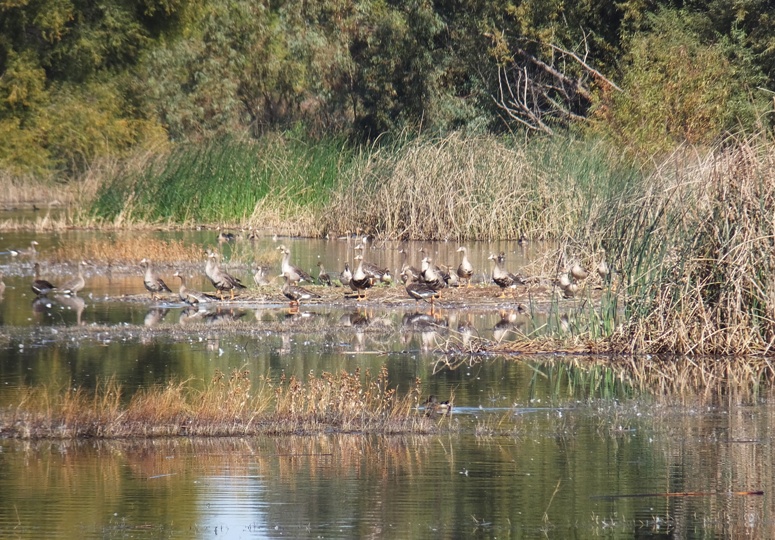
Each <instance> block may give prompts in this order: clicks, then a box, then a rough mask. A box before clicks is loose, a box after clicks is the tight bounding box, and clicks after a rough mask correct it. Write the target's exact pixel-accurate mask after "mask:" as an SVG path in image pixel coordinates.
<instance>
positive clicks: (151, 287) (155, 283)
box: [140, 259, 172, 299]
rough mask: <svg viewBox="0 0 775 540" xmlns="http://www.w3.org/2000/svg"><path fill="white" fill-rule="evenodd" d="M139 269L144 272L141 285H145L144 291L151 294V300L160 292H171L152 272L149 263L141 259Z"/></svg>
mask: <svg viewBox="0 0 775 540" xmlns="http://www.w3.org/2000/svg"><path fill="white" fill-rule="evenodd" d="M140 268H143V269H144V270H145V274H144V275H143V284H144V285H145V288H146V290H147V291H148V292H150V293H151V298H154V299H155V298H156V295H157V294H158V293H161V292H172V291H171V290H170V288H169V287H167V284H166V283H164V280H163V279H161V278H160V277H159V276H157V275H156V273H155V272H154V271H153V268H152V267H151V261H149V260H148V259H143V260H142V261H140Z"/></svg>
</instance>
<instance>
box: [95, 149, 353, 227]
mask: <svg viewBox="0 0 775 540" xmlns="http://www.w3.org/2000/svg"><path fill="white" fill-rule="evenodd" d="M347 159H348V152H347V150H346V148H345V147H344V146H343V145H342V144H341V142H340V141H337V140H333V139H332V140H328V141H324V142H319V143H315V144H311V143H305V142H301V141H298V140H294V139H288V138H284V137H280V136H267V137H264V138H262V139H260V140H258V141H240V140H231V139H224V140H217V141H211V142H209V143H208V144H206V145H204V146H194V145H180V146H178V147H177V148H175V149H174V150H173V151H172V152H171V153H170V154H167V155H164V156H160V157H158V158H156V159H155V160H153V161H152V162H151V163H149V164H148V166H146V167H144V168H143V169H141V170H139V171H137V172H135V173H132V174H129V175H127V176H119V175H117V176H116V177H114V178H113V179H111V180H109V181H106V182H105V183H104V185H103V187H102V189H101V190H100V191H99V193H98V194H97V196H96V198H95V201H94V203H93V205H92V213H93V215H94V216H96V217H98V218H101V219H103V220H106V221H113V222H116V221H122V222H126V221H129V222H175V223H181V224H187V223H201V222H206V223H240V224H244V225H250V224H251V223H262V216H261V215H260V213H259V215H256V210H257V208H259V209H260V208H262V207H269V206H272V207H274V208H277V207H283V208H288V209H291V210H292V209H294V208H298V207H303V208H311V209H315V208H319V207H321V206H322V205H324V204H325V203H326V201H327V199H328V195H329V193H330V191H331V188H332V187H333V186H334V184H335V182H336V178H337V176H338V173H339V169H340V167H341V166H342V163H343V162H346V161H347Z"/></svg>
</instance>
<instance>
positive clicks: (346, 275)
mask: <svg viewBox="0 0 775 540" xmlns="http://www.w3.org/2000/svg"><path fill="white" fill-rule="evenodd" d="M352 278H353V273H352V271H350V263H344V270H342V273H341V274H339V281H341V282H342V285H344V286H345V287H346V286H348V285H349V284H350V280H351V279H352Z"/></svg>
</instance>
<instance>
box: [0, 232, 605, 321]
mask: <svg viewBox="0 0 775 540" xmlns="http://www.w3.org/2000/svg"><path fill="white" fill-rule="evenodd" d="M36 245H37V242H35V241H33V242H32V243H31V245H30V248H29V250H28V251H31V252H33V253H36V251H35V248H36ZM277 249H278V250H279V251H280V253H281V261H280V274H279V276H278V277H281V278H282V279H283V280H284V282H283V285H282V288H281V292H282V294H283V295H284V296H285V297H286V298H287V299H288V300H289V301H290V305H291V308H298V307H299V305H300V303H301V302H302V301H307V300H312V299H316V298H320V297H321V295H319V294H317V293H315V292H313V291H311V290H309V289H307V288H304V287H302V286H300V283H302V282H303V283H309V284H312V283H315V282H316V281H317V283H318V284H320V285H326V286H331V285H334V284H336V285H337V286H339V283H341V286H344V287H349V288H350V289H351V290H352V292H353V293H354V296H355V297H356V298H357V299H358V300H360V299H363V298H365V296H366V291H367V290H368V289H370V288H371V287H373V286H375V285H376V284H379V283H383V284H388V285H389V284H392V282H393V276H392V274H391V272H390V270H389V269H388V268H383V267H380V266H379V265H376V264H374V263H371V262H368V261H366V260H364V247H363V245H362V244H359V245H357V246H355V248H354V249H355V250H356V252H358V253H357V255H356V256H355V258H354V259H355V262H356V263H357V266H356V267H355V269H354V270H352V269H351V268H350V265H349V263H345V264H344V269H343V270H342V271H341V272H340V273H339V276H338V277H339V280H338V282H337V281H336V280H334V279H332V277H331V276H330V275H329V274H328V272H327V271H326V270H325V268H324V266H323V264H322V262H318V263H317V266H318V268H319V273H318V277H317V280H315V279H314V278H313V277H312V276H311V275H310V274H309V273H308V272H307V271H305V270H303V269H302V268H300V267H299V266H296V265H294V264H293V263H292V262H291V252H290V250H289V249H288V248H287V247H286V246H285V245H280V246H279V247H278V248H277ZM420 251H421V253H423V254H425V252H424V250H420ZM456 251H457V252H458V253H460V254H461V256H460V263H459V265H458V266H457V268H455V269H453V268H451V267H448V266H444V265H442V266H437V265H436V264H434V263H433V260H432V259H431V258H430V257H428V256H424V257H423V258H422V261H421V264H420V267H419V268H417V267H415V266H412V265H411V264H409V263H408V261H407V258H408V254H407V252H406V251H405V250H404V249H399V253H400V254H401V255H402V264H401V269H400V273H399V278H400V280H401V281H402V283H403V285H404V288H405V290H406V294H407V295H408V296H409V297H410V298H412V299H414V300H415V301H416V302H419V301H425V302H429V303H430V304H431V309H433V305H434V300H435V299H437V298H439V293H440V291H441V290H442V289H444V288H447V287H466V288H468V287H470V286H471V279H472V277H473V275H474V267H473V265H472V264H471V261H470V260H469V258H468V250H467V248H466V247H463V246H461V247H459V248H457V250H456ZM17 253H18V252H17ZM206 255H207V260H206V263H205V275H206V276H207V278H208V279H209V280H210V282H211V283H212V285H213V288H214V289H215V291H214V294H210V293H205V292H201V291H197V290H194V289H192V288H190V287H188V286H187V284H186V278H185V276H183V275H182V274H181V273H180V272H175V274H174V277H175V278H177V279H178V280H179V284H178V297H179V298H180V300H181V301H182V302H184V303H186V304H189V305H192V306H195V305H199V304H205V303H208V302H216V301H223V300H224V297H225V295H226V294H228V295H229V298H230V299H231V300H233V299H234V298H235V291H239V290H242V289H246V288H247V286H246V285H245V284H243V283H242V281H241V280H240V279H239V278H237V277H235V276H233V275H231V274H230V273H228V272H227V271H226V270H224V269H223V268H222V267H221V265H220V254H219V253H218V252H216V251H213V250H208V251H207V252H206ZM488 260H490V261H492V264H493V266H492V273H491V280H492V283H494V284H495V285H497V286H498V287H500V289H501V297H504V296H505V292H506V289H509V288H515V287H517V286H519V285H525V284H526V281H525V278H523V277H522V276H521V275H519V274H514V273H512V272H510V271H508V270H507V269H506V265H505V253H503V252H501V253H498V254H497V255H496V254H491V255H490V256H489V257H488ZM85 264H86V263H85V262H84V261H81V262H79V263H78V274H77V276H75V277H74V278H72V279H71V280H69V281H67V282H66V283H64V284H62V285H59V286H56V285H54V284H52V283H51V282H50V281H47V280H45V279H42V278H41V277H40V265H39V264H38V263H37V262H36V263H35V265H34V272H35V277H34V280H33V282H32V291H33V292H34V293H35V294H36V295H37V296H39V297H40V296H45V295H47V294H49V293H51V292H57V293H61V294H65V295H69V296H77V295H78V292H79V291H81V290H82V289H83V288H84V287H85V285H86V281H85V279H84V275H83V266H84V265H85ZM140 268H141V269H142V270H143V284H144V285H145V288H146V290H147V291H148V292H150V293H151V297H152V298H153V299H157V298H158V297H159V295H161V294H163V293H172V289H170V287H169V286H168V285H167V284H166V283H165V282H164V280H163V279H162V278H161V277H159V276H158V275H157V273H156V272H155V271H154V268H153V265H152V263H151V261H150V260H149V259H143V260H142V261H140ZM271 271H272V269H271V267H267V266H260V267H259V268H258V270H257V271H256V273H255V274H254V276H253V280H254V282H255V284H256V285H257V286H265V285H269V284H271V282H272V279H271V276H270V273H271ZM596 272H597V274H598V275H599V276H600V278H601V279H602V280H603V281H606V280H607V279H608V278H609V275H610V271H609V268H608V265H607V263H606V262H605V258H604V257H603V259H602V260H601V261H600V263H599V264H598V266H597V267H596ZM588 275H589V272H588V271H587V270H585V269H584V268H583V267H582V266H581V265H580V264H579V263H578V262H575V263H573V264H572V265H571V266H570V268H569V270H568V271H567V272H564V273H562V274H560V276H559V278H558V279H557V281H556V282H555V283H556V285H557V286H558V287H559V289H560V291H561V292H562V294H563V296H564V297H566V298H570V297H573V296H574V295H575V294H576V293H577V292H578V290H579V286H580V285H579V283H580V282H583V281H584V280H585V279H586V278H587V277H588ZM0 282H1V280H0Z"/></svg>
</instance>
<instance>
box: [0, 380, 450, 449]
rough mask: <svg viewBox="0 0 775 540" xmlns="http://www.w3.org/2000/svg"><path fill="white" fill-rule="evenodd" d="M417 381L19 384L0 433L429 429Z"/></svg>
mask: <svg viewBox="0 0 775 540" xmlns="http://www.w3.org/2000/svg"><path fill="white" fill-rule="evenodd" d="M419 392H420V388H419V381H417V383H416V384H415V387H414V388H412V389H410V390H409V391H408V392H406V393H405V394H402V395H399V393H398V392H397V391H396V389H394V388H390V387H389V378H388V373H387V370H386V369H385V368H383V369H382V370H381V371H380V372H379V373H378V374H377V375H376V376H372V375H371V374H370V373H369V372H368V371H367V372H365V373H364V374H361V373H360V372H359V371H355V372H353V373H346V372H341V373H338V374H331V373H323V374H322V375H321V376H320V377H315V376H310V379H309V381H308V382H306V383H302V382H301V381H300V380H299V379H297V378H295V377H289V378H285V377H281V378H280V379H279V380H276V381H275V380H271V379H268V378H261V380H260V384H258V386H257V387H256V386H254V384H253V382H252V381H251V379H250V374H249V373H248V372H247V371H246V370H234V371H233V372H232V373H231V374H229V375H226V374H224V373H221V372H217V373H216V375H215V377H214V378H213V380H212V381H210V382H209V383H208V384H206V385H202V384H197V383H196V381H192V380H188V381H178V382H175V381H173V382H170V383H169V384H167V385H166V386H164V387H155V388H152V389H147V390H142V391H140V392H138V393H137V394H135V395H133V396H132V397H131V399H129V401H128V403H126V404H125V400H124V399H123V398H122V389H121V387H120V386H119V385H118V384H116V382H115V381H114V380H109V381H107V382H105V383H104V384H100V385H98V387H97V388H96V389H95V390H94V391H93V392H87V391H85V390H83V389H80V388H75V389H73V388H66V389H61V390H60V389H51V388H48V387H38V388H28V389H23V390H20V398H19V404H18V405H16V406H13V407H8V408H6V409H4V410H2V411H0V436H3V437H15V438H24V439H38V438H60V439H67V438H79V437H95V438H132V437H141V438H142V437H171V436H209V437H214V436H217V437H220V436H248V435H259V434H303V433H323V432H339V433H380V434H397V433H429V432H432V431H434V430H435V429H436V424H435V423H434V422H433V421H432V420H431V419H429V418H426V417H425V416H423V415H422V414H421V413H419V412H418V411H417V404H418V400H419Z"/></svg>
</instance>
